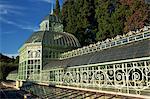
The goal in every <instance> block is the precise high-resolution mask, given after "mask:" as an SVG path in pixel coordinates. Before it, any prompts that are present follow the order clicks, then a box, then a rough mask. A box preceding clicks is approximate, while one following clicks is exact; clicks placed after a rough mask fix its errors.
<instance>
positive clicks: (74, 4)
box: [63, 0, 97, 46]
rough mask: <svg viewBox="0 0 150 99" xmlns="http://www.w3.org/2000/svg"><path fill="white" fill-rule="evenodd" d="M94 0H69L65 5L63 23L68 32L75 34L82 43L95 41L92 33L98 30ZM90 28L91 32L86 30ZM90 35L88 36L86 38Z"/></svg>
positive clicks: (86, 43)
mask: <svg viewBox="0 0 150 99" xmlns="http://www.w3.org/2000/svg"><path fill="white" fill-rule="evenodd" d="M94 15H95V11H94V1H93V0H76V1H75V0H69V1H66V2H65V4H64V5H63V24H64V30H65V31H66V32H69V33H72V34H74V35H75V36H76V37H77V38H78V39H79V41H80V43H81V45H82V46H84V45H88V44H89V43H93V42H95V40H94V39H93V38H92V39H91V38H89V37H91V36H90V35H94V33H95V32H96V29H97V28H96V25H97V24H96V20H95V17H94ZM86 30H90V31H91V33H88V32H86ZM86 37H88V38H86Z"/></svg>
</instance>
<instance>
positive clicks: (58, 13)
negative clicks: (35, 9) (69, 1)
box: [55, 0, 60, 16]
mask: <svg viewBox="0 0 150 99" xmlns="http://www.w3.org/2000/svg"><path fill="white" fill-rule="evenodd" d="M55 15H56V16H59V15H60V5H59V0H56V8H55Z"/></svg>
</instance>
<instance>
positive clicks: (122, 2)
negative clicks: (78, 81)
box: [62, 0, 150, 46]
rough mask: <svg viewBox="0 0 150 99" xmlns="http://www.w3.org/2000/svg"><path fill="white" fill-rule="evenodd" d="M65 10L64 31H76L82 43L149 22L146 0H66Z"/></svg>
mask: <svg viewBox="0 0 150 99" xmlns="http://www.w3.org/2000/svg"><path fill="white" fill-rule="evenodd" d="M62 13H63V16H62V20H63V24H64V31H66V32H69V33H73V34H74V35H75V36H76V37H77V38H78V39H79V41H80V43H81V45H82V46H84V45H88V44H90V43H94V42H95V39H96V40H97V41H98V40H105V39H107V38H112V37H115V36H116V35H122V34H123V33H127V32H128V31H130V30H135V29H138V28H142V27H143V26H144V25H146V24H149V23H148V22H150V20H149V16H150V14H149V13H148V4H146V3H145V2H144V0H67V1H66V2H65V3H64V4H63V9H62ZM87 30H90V32H87ZM95 34H96V36H95Z"/></svg>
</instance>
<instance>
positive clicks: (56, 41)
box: [26, 31, 80, 48]
mask: <svg viewBox="0 0 150 99" xmlns="http://www.w3.org/2000/svg"><path fill="white" fill-rule="evenodd" d="M36 42H41V43H42V44H43V45H45V46H55V47H71V48H77V47H80V43H79V41H78V40H77V38H76V37H75V36H73V35H72V34H69V33H66V32H54V31H38V32H34V33H33V34H32V36H31V37H30V38H29V39H28V40H27V41H26V43H36Z"/></svg>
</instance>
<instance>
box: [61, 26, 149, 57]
mask: <svg viewBox="0 0 150 99" xmlns="http://www.w3.org/2000/svg"><path fill="white" fill-rule="evenodd" d="M148 38H150V26H148V27H144V28H143V29H140V30H137V31H136V32H135V31H130V32H128V33H127V34H126V35H123V36H121V35H118V36H116V37H115V38H112V39H106V40H105V41H102V42H97V43H96V44H91V45H89V46H85V47H82V48H78V49H76V50H72V51H68V52H65V53H63V54H62V55H61V57H60V59H67V58H71V57H76V56H79V55H84V54H88V53H92V52H97V51H101V50H104V49H108V48H111V47H115V46H120V45H125V44H128V43H133V42H137V41H141V40H144V39H148Z"/></svg>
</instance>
